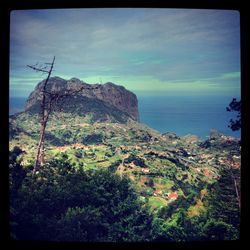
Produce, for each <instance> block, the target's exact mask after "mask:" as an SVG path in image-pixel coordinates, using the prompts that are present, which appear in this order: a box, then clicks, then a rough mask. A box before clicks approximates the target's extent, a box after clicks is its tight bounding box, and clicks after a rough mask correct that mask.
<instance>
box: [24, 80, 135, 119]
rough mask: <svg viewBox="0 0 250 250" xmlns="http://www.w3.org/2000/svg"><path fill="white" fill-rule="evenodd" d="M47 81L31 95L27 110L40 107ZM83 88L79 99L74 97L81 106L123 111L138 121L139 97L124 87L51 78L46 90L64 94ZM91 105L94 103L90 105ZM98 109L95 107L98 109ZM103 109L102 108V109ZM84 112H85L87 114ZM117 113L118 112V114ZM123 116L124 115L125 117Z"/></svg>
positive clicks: (39, 85)
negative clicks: (42, 92)
mask: <svg viewBox="0 0 250 250" xmlns="http://www.w3.org/2000/svg"><path fill="white" fill-rule="evenodd" d="M44 83H45V80H44V81H42V82H40V83H39V84H38V85H37V86H36V88H35V90H34V91H33V92H32V93H31V94H30V96H29V98H28V100H27V102H26V107H25V110H26V111H28V110H32V108H34V107H35V106H37V105H39V102H40V101H41V90H42V88H43V85H44ZM81 87H83V90H82V91H81V92H79V94H78V96H77V97H72V101H74V102H76V101H78V102H79V103H78V104H79V105H80V104H81V105H82V107H84V103H83V102H85V104H87V103H86V102H88V104H87V106H91V105H92V104H93V105H95V106H96V105H99V106H102V108H103V107H105V110H106V111H107V110H113V109H115V110H116V111H121V112H122V113H124V114H126V115H128V116H130V117H131V118H132V119H134V120H136V121H138V120H139V113H138V101H137V97H136V95H135V94H134V93H132V92H131V91H128V90H127V89H125V88H124V87H123V86H118V85H116V84H114V83H110V82H108V83H105V84H87V83H85V82H82V81H80V80H79V79H77V78H72V79H70V80H64V79H62V78H60V77H51V78H50V80H49V82H48V84H47V88H46V90H47V91H48V92H60V93H63V92H64V91H67V90H72V91H74V90H79V89H80V88H81ZM90 103H92V104H91V105H90ZM96 108H97V107H95V109H96ZM100 108H101V107H100ZM85 111H86V110H85ZM85 111H84V110H83V112H85ZM116 113H117V112H116ZM124 114H123V115H124Z"/></svg>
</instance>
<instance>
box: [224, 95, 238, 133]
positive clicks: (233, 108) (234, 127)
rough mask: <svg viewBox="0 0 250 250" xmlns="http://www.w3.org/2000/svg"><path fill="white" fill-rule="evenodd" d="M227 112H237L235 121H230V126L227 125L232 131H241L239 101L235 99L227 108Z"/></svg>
mask: <svg viewBox="0 0 250 250" xmlns="http://www.w3.org/2000/svg"><path fill="white" fill-rule="evenodd" d="M227 111H228V112H238V114H237V119H235V120H233V119H231V120H230V124H229V125H228V127H229V128H231V129H232V130H233V131H237V130H240V129H241V100H240V101H237V100H236V98H233V100H232V101H231V102H230V103H229V107H227Z"/></svg>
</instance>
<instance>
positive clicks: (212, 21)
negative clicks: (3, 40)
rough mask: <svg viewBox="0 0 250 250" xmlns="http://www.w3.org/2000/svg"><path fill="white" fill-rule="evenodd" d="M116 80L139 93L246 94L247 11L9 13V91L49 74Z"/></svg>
mask: <svg viewBox="0 0 250 250" xmlns="http://www.w3.org/2000/svg"><path fill="white" fill-rule="evenodd" d="M53 56H55V57H56V59H55V66H54V68H55V71H53V73H52V76H59V77H62V78H64V79H70V78H72V77H76V78H79V79H80V80H82V81H84V82H87V83H105V82H113V83H116V84H118V85H123V86H124V87H126V88H127V89H129V90H131V91H133V92H134V93H136V94H137V95H180V96H181V95H227V96H232V97H234V96H240V78H241V74H240V15H239V12H237V11H232V10H192V9H164V8H163V9H157V8H148V9H146V8H93V9H57V10H56V9H51V10H16V11H12V12H11V19H10V97H28V95H29V94H30V93H31V92H32V91H33V89H34V88H35V86H36V85H37V83H38V82H40V81H41V80H43V79H44V78H45V77H46V75H44V74H41V73H37V72H35V71H33V70H31V69H30V68H28V67H27V65H34V64H36V63H41V64H42V63H45V62H51V61H52V58H53Z"/></svg>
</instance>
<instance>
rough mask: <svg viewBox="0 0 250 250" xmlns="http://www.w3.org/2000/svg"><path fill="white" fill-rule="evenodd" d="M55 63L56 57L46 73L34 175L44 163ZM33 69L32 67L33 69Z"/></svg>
mask: <svg viewBox="0 0 250 250" xmlns="http://www.w3.org/2000/svg"><path fill="white" fill-rule="evenodd" d="M54 61H55V57H54V58H53V61H52V63H51V67H50V70H49V71H45V72H47V73H48V76H47V78H46V81H45V83H44V85H43V90H42V102H41V113H40V115H41V126H40V140H39V143H38V148H37V154H36V162H35V166H34V169H33V174H35V173H36V172H37V171H38V169H39V168H40V166H41V165H42V164H43V163H44V137H45V129H46V125H47V121H48V118H49V111H48V110H47V107H46V93H45V92H46V86H47V83H48V81H49V78H50V75H51V72H52V69H53V66H54ZM31 68H32V67H31ZM33 69H35V70H37V71H42V70H40V69H37V68H34V67H33Z"/></svg>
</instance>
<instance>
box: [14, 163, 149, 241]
mask: <svg viewBox="0 0 250 250" xmlns="http://www.w3.org/2000/svg"><path fill="white" fill-rule="evenodd" d="M11 206H12V208H13V211H15V213H13V215H12V216H11V220H12V221H13V223H14V224H15V226H13V227H12V229H11V230H12V234H13V235H15V237H16V238H17V239H25V240H53V241H61V240H62V241H116V242H117V241H148V240H150V237H151V234H150V233H151V229H150V228H151V227H150V225H151V220H152V218H151V216H150V214H149V212H148V209H147V208H141V203H140V202H139V199H138V196H137V194H136V192H135V190H134V189H133V188H132V186H131V183H130V180H129V179H128V178H126V177H123V178H121V177H119V176H118V175H116V174H115V173H113V172H112V171H110V170H100V171H99V170H98V171H89V172H83V171H82V170H76V169H74V168H73V167H72V166H71V165H70V164H69V163H67V161H60V160H53V161H51V162H50V163H48V164H46V165H44V166H43V168H42V169H41V170H40V171H39V173H38V174H37V175H36V176H31V175H30V174H27V175H26V177H25V178H24V179H23V181H22V185H21V187H20V188H19V190H18V193H17V196H16V197H15V198H13V199H12V200H11Z"/></svg>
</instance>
